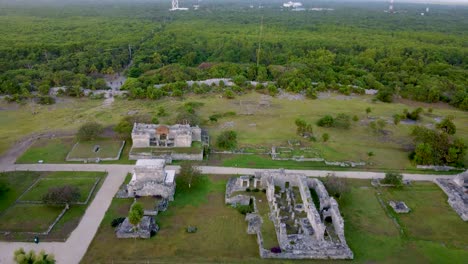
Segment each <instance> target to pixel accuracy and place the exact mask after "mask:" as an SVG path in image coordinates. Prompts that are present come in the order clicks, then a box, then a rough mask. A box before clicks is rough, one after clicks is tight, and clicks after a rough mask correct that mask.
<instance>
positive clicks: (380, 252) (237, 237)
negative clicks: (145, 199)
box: [82, 176, 468, 263]
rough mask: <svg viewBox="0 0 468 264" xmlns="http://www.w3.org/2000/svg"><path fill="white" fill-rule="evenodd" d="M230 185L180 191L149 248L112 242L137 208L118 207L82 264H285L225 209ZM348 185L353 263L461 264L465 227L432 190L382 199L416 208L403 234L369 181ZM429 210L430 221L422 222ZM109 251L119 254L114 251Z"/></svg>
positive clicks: (218, 181)
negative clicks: (119, 220)
mask: <svg viewBox="0 0 468 264" xmlns="http://www.w3.org/2000/svg"><path fill="white" fill-rule="evenodd" d="M226 180H227V177H225V176H209V181H207V182H205V184H204V186H203V187H202V188H197V189H196V190H195V191H194V193H191V194H190V195H188V194H187V193H180V192H177V191H176V197H175V201H174V202H172V203H170V205H169V208H168V210H167V211H166V212H164V213H161V214H160V215H158V216H157V217H156V219H157V222H158V224H159V225H160V227H161V230H160V232H159V233H158V234H157V235H156V236H155V237H153V238H151V239H148V240H139V239H138V240H133V239H128V240H123V239H122V240H118V239H117V238H115V235H114V232H113V229H112V228H111V227H110V222H111V221H112V219H114V218H116V217H120V216H125V215H127V213H128V210H129V208H130V205H131V203H132V201H131V200H130V199H114V200H113V202H112V205H111V207H110V208H109V210H108V211H107V213H106V216H105V218H104V220H103V222H102V223H101V227H100V228H99V230H98V233H97V235H96V236H95V238H94V240H93V242H92V244H91V245H90V248H89V250H88V252H87V254H86V256H85V257H84V259H83V261H82V263H108V262H109V261H115V262H118V261H127V262H136V261H149V262H154V261H159V262H165V263H178V262H181V261H183V259H190V261H191V262H197V263H215V262H216V263H219V262H228V263H247V262H248V263H284V261H282V260H277V261H272V260H262V259H260V258H259V256H258V247H257V243H256V241H255V236H253V235H247V233H246V228H247V223H246V222H244V216H243V215H241V214H240V213H239V212H237V210H235V209H233V208H230V207H227V206H226V205H225V204H224V184H225V183H226ZM349 184H350V185H351V191H350V192H349V193H347V194H345V195H344V196H343V197H342V199H341V200H340V201H339V203H340V207H341V212H342V214H343V216H344V220H345V234H346V238H347V241H348V244H349V246H350V248H351V249H352V250H353V252H354V254H355V262H356V263H371V262H372V263H375V262H378V263H397V262H398V263H427V262H432V263H462V262H463V260H464V259H466V258H467V257H468V250H467V247H468V244H467V241H466V239H464V235H465V234H466V233H467V232H468V231H467V228H468V227H467V226H466V223H464V222H463V221H462V220H461V219H459V217H458V215H457V214H456V213H455V212H453V210H451V208H450V207H449V206H448V204H447V203H446V197H445V195H444V194H443V192H442V191H441V190H439V189H438V188H437V186H436V185H435V184H433V183H414V184H413V185H412V186H411V187H406V188H404V189H401V190H398V191H391V190H380V191H381V192H382V193H383V194H382V196H383V197H387V196H386V195H399V196H400V197H402V198H404V199H407V200H408V202H409V201H410V197H411V198H412V199H413V200H414V202H412V203H409V205H410V207H411V206H412V209H413V210H414V212H413V213H410V214H408V215H406V216H398V220H397V222H398V223H400V225H401V226H402V229H403V230H404V231H403V232H402V231H400V228H399V227H398V226H397V225H395V223H394V222H393V220H392V219H391V218H390V217H389V215H391V214H388V212H387V209H386V208H383V207H382V206H381V205H380V203H379V201H378V199H377V194H376V193H377V190H376V189H374V188H373V187H372V186H371V185H370V182H369V181H367V180H349ZM259 194H261V193H259ZM429 196H430V197H432V198H431V199H428V197H429ZM429 210H430V211H431V213H432V214H431V215H427V216H425V215H424V214H425V213H427V212H428V211H429ZM439 215H440V216H439ZM428 217H431V219H430V220H429V219H428V221H427V222H426V221H423V220H422V219H427V218H428ZM405 218H406V219H405ZM401 223H404V224H401ZM406 223H407V224H406ZM188 225H195V226H197V227H198V232H197V233H195V234H188V233H186V232H185V228H186V227H187V226H188ZM455 233H457V234H455ZM220 234H222V235H220ZM264 236H265V235H264ZM452 236H453V239H452ZM272 243H274V240H273V237H272ZM109 244H113V245H115V246H114V247H112V248H109V247H107V245H109ZM194 245H196V247H195V246H194ZM319 262H320V261H301V263H319ZM337 262H339V261H337Z"/></svg>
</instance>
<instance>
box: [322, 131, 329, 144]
mask: <svg viewBox="0 0 468 264" xmlns="http://www.w3.org/2000/svg"><path fill="white" fill-rule="evenodd" d="M329 139H330V135H328V133H324V134H323V135H322V140H323V142H327V141H328V140H329Z"/></svg>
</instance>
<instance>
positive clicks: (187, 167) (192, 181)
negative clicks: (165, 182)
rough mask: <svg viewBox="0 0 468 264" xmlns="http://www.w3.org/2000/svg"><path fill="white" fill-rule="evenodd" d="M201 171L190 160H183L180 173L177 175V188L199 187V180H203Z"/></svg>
mask: <svg viewBox="0 0 468 264" xmlns="http://www.w3.org/2000/svg"><path fill="white" fill-rule="evenodd" d="M201 177H202V174H201V171H200V170H199V169H198V167H196V166H195V165H194V164H192V163H191V162H189V161H186V162H183V163H181V164H180V171H179V175H178V176H177V188H182V190H184V189H185V188H187V187H188V188H189V189H190V188H192V187H195V188H196V187H198V184H199V182H200V181H201Z"/></svg>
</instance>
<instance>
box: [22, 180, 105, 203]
mask: <svg viewBox="0 0 468 264" xmlns="http://www.w3.org/2000/svg"><path fill="white" fill-rule="evenodd" d="M96 180H97V178H92V177H85V178H55V177H53V178H47V177H46V178H44V179H41V180H40V181H39V182H38V183H37V184H36V185H35V186H34V187H33V188H32V189H31V190H29V191H28V192H27V193H26V194H25V195H24V196H22V197H21V200H22V201H41V200H42V197H43V196H44V195H45V194H46V193H47V192H48V191H49V188H53V187H62V186H66V185H70V186H74V187H78V189H79V190H80V199H79V202H85V201H86V199H87V198H88V195H89V193H90V192H91V190H92V188H93V186H94V183H95V182H96Z"/></svg>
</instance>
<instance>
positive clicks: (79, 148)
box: [68, 140, 122, 159]
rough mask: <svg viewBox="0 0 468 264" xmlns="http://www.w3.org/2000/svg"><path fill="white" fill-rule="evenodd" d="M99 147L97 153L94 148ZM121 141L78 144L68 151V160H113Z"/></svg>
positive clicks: (96, 141)
mask: <svg viewBox="0 0 468 264" xmlns="http://www.w3.org/2000/svg"><path fill="white" fill-rule="evenodd" d="M96 146H99V150H98V151H97V152H95V151H94V149H95V147H96ZM121 147H122V141H114V140H93V141H82V142H78V143H77V145H75V147H74V148H73V149H72V150H71V151H70V154H69V156H68V157H69V158H70V159H94V158H101V159H103V158H115V157H117V156H118V154H119V151H120V148H121Z"/></svg>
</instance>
